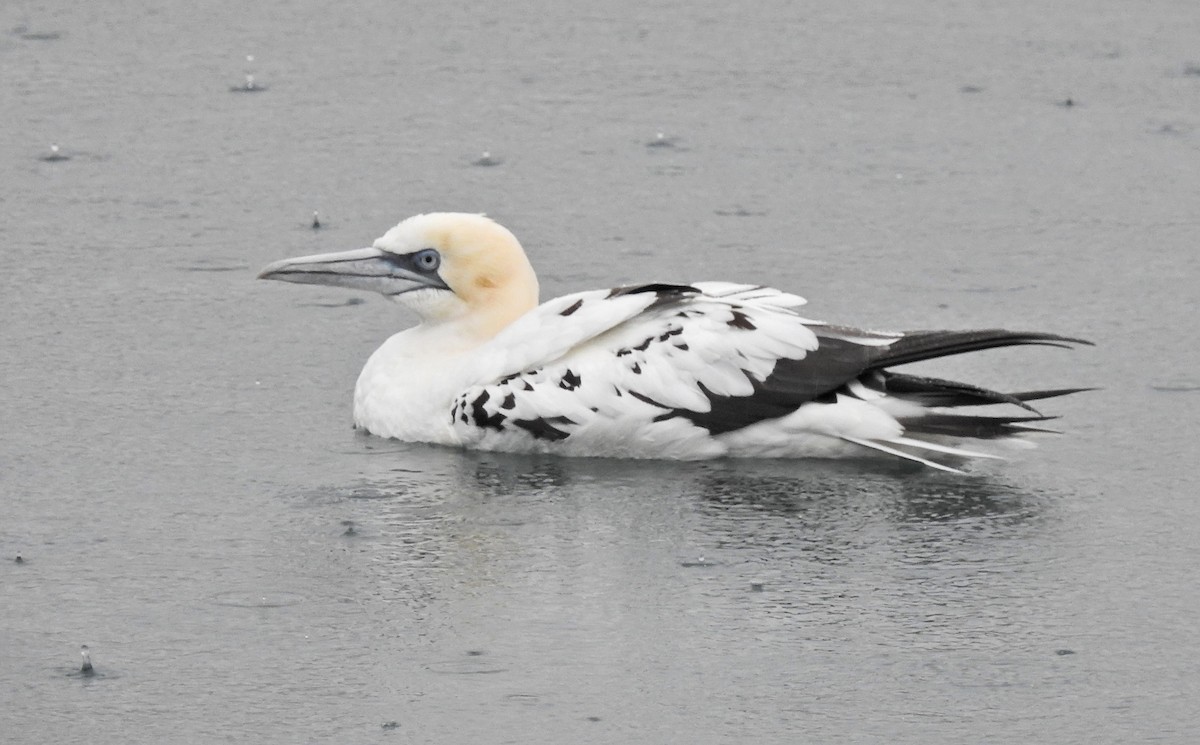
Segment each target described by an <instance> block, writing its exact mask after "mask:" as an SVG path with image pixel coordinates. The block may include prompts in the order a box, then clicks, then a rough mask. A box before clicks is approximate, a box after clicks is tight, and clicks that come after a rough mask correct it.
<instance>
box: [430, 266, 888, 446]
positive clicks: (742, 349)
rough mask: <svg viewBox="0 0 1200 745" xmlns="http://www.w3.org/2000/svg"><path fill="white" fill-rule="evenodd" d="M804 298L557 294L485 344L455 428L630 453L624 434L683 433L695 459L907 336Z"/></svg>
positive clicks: (485, 436)
mask: <svg viewBox="0 0 1200 745" xmlns="http://www.w3.org/2000/svg"><path fill="white" fill-rule="evenodd" d="M803 304H804V300H803V299H802V298H800V297H797V296H795V295H790V294H788V293H784V292H780V291H778V290H774V289H771V288H766V287H760V286H754V285H734V284H729V283H717V282H712V283H698V284H695V285H666V284H655V285H639V286H634V287H624V288H617V289H615V290H611V291H595V292H585V293H579V294H575V295H568V296H566V297H562V298H558V299H555V300H551V301H549V302H547V303H544V304H543V305H541V306H539V307H538V308H536V309H535V310H533V311H531V312H530V313H529V314H527V315H526V316H524V317H523V318H521V319H519V320H518V321H517V322H515V323H514V324H512V325H511V326H510V327H509V328H507V329H505V331H504V332H502V333H501V334H499V335H498V336H497V337H496V338H495V340H494V341H493V342H491V343H489V344H488V345H487V346H486V347H485V348H484V349H482V350H480V355H478V357H477V359H478V360H479V364H480V368H479V369H478V370H475V371H474V373H475V374H474V375H472V378H473V379H474V380H476V381H479V383H478V384H477V385H474V386H472V387H471V388H469V389H468V390H466V391H464V392H463V393H462V394H461V395H460V396H459V397H458V398H457V400H456V401H455V404H454V409H453V412H452V416H453V417H454V422H455V425H454V426H455V429H456V431H457V433H458V434H459V436H460V437H461V438H462V440H463V442H464V443H466V444H470V445H473V446H476V447H485V448H487V447H490V448H495V449H505V450H512V449H549V448H547V447H544V445H545V444H546V443H560V442H562V441H565V440H567V439H568V438H571V439H572V441H573V442H576V443H580V445H579V447H580V448H581V449H585V448H586V449H588V450H590V451H591V452H604V453H608V454H623V451H622V449H621V440H622V438H624V439H626V440H627V441H628V447H629V448H636V447H646V444H647V443H648V442H649V443H653V442H660V443H663V442H666V441H668V440H670V441H672V442H674V443H676V444H675V445H674V447H676V448H682V449H683V450H684V452H683V453H682V454H679V453H676V456H677V457H688V454H689V453H690V452H691V451H690V450H688V448H697V447H701V446H703V445H704V444H705V443H706V442H707V443H708V444H709V445H712V443H711V436H712V435H718V434H721V433H724V432H729V431H731V430H736V429H740V428H743V427H746V426H748V425H750V424H754V423H757V422H760V421H763V420H764V419H772V418H777V417H782V416H786V415H787V414H789V413H790V412H792V411H794V410H795V409H796V408H797V407H799V406H800V405H801V404H803V403H805V402H808V401H812V400H814V399H819V398H820V397H822V396H826V395H830V394H831V392H832V391H834V390H836V389H837V388H839V387H841V386H843V385H844V384H846V383H847V381H851V380H854V379H855V378H856V377H857V376H858V375H860V374H861V373H862V372H863V371H864V370H865V369H867V368H868V367H869V366H870V363H871V360H872V359H873V358H874V356H877V355H878V354H879V352H880V351H881V350H883V349H884V348H885V347H886V346H887V345H889V344H891V343H892V342H895V341H896V340H897V339H898V338H899V335H897V334H883V333H876V332H868V331H860V330H857V329H849V328H842V327H835V326H829V325H826V324H822V323H820V322H816V321H811V320H808V319H805V318H803V317H802V316H800V315H799V313H798V312H797V308H799V307H800V306H801V305H803ZM660 425H661V426H660ZM522 443H526V444H528V445H529V447H528V448H524V447H522V446H521V444H522ZM555 449H561V447H558V448H555ZM624 454H633V455H636V454H637V453H636V452H635V453H624ZM707 454H711V453H699V452H697V453H696V455H695V457H701V456H702V455H707Z"/></svg>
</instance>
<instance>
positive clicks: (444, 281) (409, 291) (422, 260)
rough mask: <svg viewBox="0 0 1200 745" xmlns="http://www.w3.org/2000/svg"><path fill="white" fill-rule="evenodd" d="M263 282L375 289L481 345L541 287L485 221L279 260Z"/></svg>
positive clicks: (430, 223)
mask: <svg viewBox="0 0 1200 745" xmlns="http://www.w3.org/2000/svg"><path fill="white" fill-rule="evenodd" d="M258 276H259V278H260V279H277V280H282V281H284V282H298V283H302V284H323V285H335V286H339V287H351V288H355V289H363V290H372V291H375V292H379V293H381V294H383V295H385V296H387V297H391V298H393V299H395V300H396V301H397V302H399V303H401V304H403V305H405V306H407V307H409V308H411V309H412V310H413V311H414V312H416V313H417V314H418V315H419V316H420V317H421V320H422V321H423V322H424V323H426V324H430V325H434V324H440V323H448V322H455V323H459V324H462V325H463V326H464V327H465V329H464V330H466V331H468V332H469V333H470V334H471V335H472V336H475V337H477V338H479V339H480V340H483V339H488V338H491V337H492V336H494V335H495V334H496V333H497V332H498V331H500V329H502V328H504V327H505V326H507V325H508V324H510V323H512V322H513V321H514V320H516V319H517V318H519V317H520V316H521V315H523V314H524V313H526V312H527V311H529V310H530V309H532V308H533V307H535V306H536V305H537V303H538V282H537V275H535V274H534V272H533V267H531V266H530V265H529V260H528V259H527V258H526V256H525V251H524V250H523V249H522V248H521V244H520V243H519V242H518V241H517V239H516V238H515V237H514V236H513V234H512V233H510V232H509V231H508V230H507V229H505V228H504V227H503V226H501V225H499V224H498V223H496V222H494V221H493V220H491V219H489V218H487V217H484V216H483V215H473V214H465V213H457V212H434V213H429V214H425V215H417V216H415V217H410V218H408V219H407V220H405V221H404V222H402V223H400V224H399V225H397V226H396V227H394V228H392V229H391V230H389V231H388V232H386V233H384V234H383V236H381V237H380V238H379V239H378V240H376V241H375V243H374V245H373V246H372V247H371V248H363V249H356V250H353V251H344V252H341V253H332V254H319V255H316V256H305V257H301V258H296V259H285V260H283V261H277V262H275V263H274V264H271V265H269V266H267V267H266V268H264V269H263V270H262V272H261V273H259V275H258Z"/></svg>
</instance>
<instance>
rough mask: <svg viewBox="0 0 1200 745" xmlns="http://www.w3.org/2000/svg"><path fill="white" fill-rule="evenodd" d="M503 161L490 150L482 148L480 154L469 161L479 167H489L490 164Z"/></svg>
mask: <svg viewBox="0 0 1200 745" xmlns="http://www.w3.org/2000/svg"><path fill="white" fill-rule="evenodd" d="M503 162H504V160H503V159H502V158H497V157H494V156H493V155H492V154H491V153H490V152H488V151H487V150H484V151H483V154H482V155H480V156H479V157H478V158H476V159H475V160H473V161H471V165H473V166H480V167H481V168H490V167H491V166H498V165H500V164H501V163H503Z"/></svg>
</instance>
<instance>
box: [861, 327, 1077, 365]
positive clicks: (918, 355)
mask: <svg viewBox="0 0 1200 745" xmlns="http://www.w3.org/2000/svg"><path fill="white" fill-rule="evenodd" d="M1030 344H1034V345H1041V346H1050V347H1063V348H1067V349H1069V348H1070V347H1071V345H1073V344H1083V345H1087V346H1095V345H1094V344H1093V343H1092V342H1090V341H1088V340H1087V339H1080V338H1077V337H1073V336H1062V335H1061V334H1048V333H1044V332H1041V331H1009V330H1008V329H978V330H971V331H935V330H919V331H906V332H904V336H902V337H900V338H899V339H897V340H896V341H894V342H892V343H891V344H889V345H888V346H887V347H884V348H883V349H881V353H880V356H879V357H878V358H876V359H875V360H873V361H872V363H871V368H872V369H876V370H880V369H883V368H886V367H895V366H897V365H907V364H909V363H912V362H923V361H925V360H932V359H936V358H938V357H948V356H951V355H955V354H965V353H967V352H978V351H981V350H984V349H995V348H998V347H1014V346H1023V345H1030Z"/></svg>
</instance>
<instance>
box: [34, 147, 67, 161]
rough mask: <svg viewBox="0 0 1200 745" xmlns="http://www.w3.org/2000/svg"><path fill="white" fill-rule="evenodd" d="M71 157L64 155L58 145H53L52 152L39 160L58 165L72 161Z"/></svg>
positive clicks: (39, 157)
mask: <svg viewBox="0 0 1200 745" xmlns="http://www.w3.org/2000/svg"><path fill="white" fill-rule="evenodd" d="M70 159H71V156H70V155H67V154H66V153H64V152H63V151H62V150H61V149H60V148H59V147H58V145H51V146H50V152H48V153H44V154H43V155H40V156H38V160H40V161H43V162H45V163H58V162H60V161H64V160H70Z"/></svg>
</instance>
